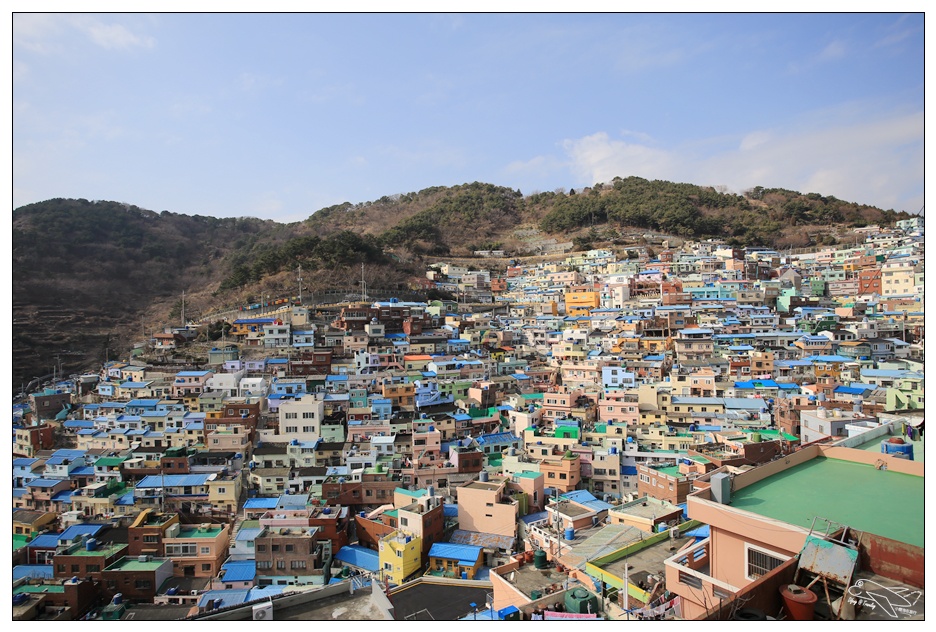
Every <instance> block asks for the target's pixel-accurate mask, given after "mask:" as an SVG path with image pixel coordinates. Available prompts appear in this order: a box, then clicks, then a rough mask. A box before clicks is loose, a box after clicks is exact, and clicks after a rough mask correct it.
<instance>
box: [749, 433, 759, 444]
mask: <svg viewBox="0 0 936 632" xmlns="http://www.w3.org/2000/svg"><path fill="white" fill-rule="evenodd" d="M760 442H761V433H759V432H752V433H751V443H760Z"/></svg>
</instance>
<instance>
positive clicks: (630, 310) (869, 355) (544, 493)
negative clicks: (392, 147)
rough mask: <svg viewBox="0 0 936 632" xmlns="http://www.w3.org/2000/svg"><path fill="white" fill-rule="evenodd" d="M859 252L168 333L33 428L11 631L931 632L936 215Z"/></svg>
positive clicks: (564, 274) (45, 405)
mask: <svg viewBox="0 0 936 632" xmlns="http://www.w3.org/2000/svg"><path fill="white" fill-rule="evenodd" d="M856 232H859V233H861V234H862V235H863V241H861V240H859V241H858V242H857V243H855V244H852V245H849V246H837V247H833V246H829V247H824V248H820V249H813V251H812V252H801V253H797V254H793V253H789V252H778V251H774V250H769V249H766V248H747V249H745V248H739V247H736V246H731V245H728V244H727V243H724V242H719V241H714V240H709V241H686V242H685V243H684V244H682V245H681V246H680V247H679V248H675V247H673V248H671V247H669V244H668V243H666V242H664V243H662V244H660V246H659V247H654V248H653V249H650V248H647V247H635V248H634V249H633V250H632V251H631V252H629V253H628V255H629V256H628V258H624V259H619V258H616V257H615V256H614V255H613V254H612V252H611V251H607V250H600V249H596V250H590V251H586V252H578V253H569V254H568V255H567V256H566V257H565V258H564V259H561V260H557V261H555V262H552V263H538V264H524V263H523V262H522V261H515V262H513V264H512V265H509V266H508V267H507V268H506V271H500V270H498V271H492V269H490V268H486V267H485V261H486V260H487V259H486V258H485V256H486V255H489V256H497V255H498V254H501V253H496V252H485V253H479V256H478V257H477V258H476V259H474V260H473V261H474V263H473V265H471V266H468V265H464V264H462V265H459V264H456V263H454V262H443V263H439V264H436V265H433V266H432V267H430V268H429V269H428V270H427V271H426V279H425V287H426V288H427V289H428V288H435V289H437V290H440V291H445V292H449V293H451V295H452V296H454V297H456V298H457V300H454V301H444V300H435V301H427V302H413V301H403V300H396V299H390V300H378V301H373V300H365V301H362V302H354V303H349V304H344V305H342V306H340V307H338V308H336V309H334V310H331V311H329V310H328V309H325V308H324V306H317V305H314V304H302V303H301V302H300V301H294V300H289V299H280V298H279V297H277V300H276V301H270V302H269V303H267V304H256V305H250V306H247V308H248V309H243V310H242V311H241V312H238V313H236V314H235V315H234V316H232V317H231V318H229V319H228V325H229V326H226V327H225V333H224V338H223V339H222V340H219V341H217V342H215V343H212V344H213V345H214V346H213V347H211V348H210V349H208V350H207V351H206V355H207V358H206V362H205V363H202V364H199V365H198V366H192V365H177V364H174V358H176V357H178V356H179V354H180V352H182V351H183V350H184V349H186V348H187V347H188V346H189V345H191V341H192V340H194V339H195V338H196V336H197V334H198V331H199V329H200V328H201V327H203V326H204V325H205V324H207V323H205V324H201V323H189V324H188V325H187V326H185V327H177V328H168V329H166V330H165V331H162V332H159V333H157V334H155V335H153V336H152V338H151V339H148V340H146V341H145V344H144V345H142V346H141V347H140V348H139V349H138V350H137V351H138V352H139V355H137V354H136V353H135V354H134V355H133V356H131V357H128V358H126V359H124V360H121V361H111V362H108V363H106V364H105V365H104V366H102V367H101V369H100V371H99V372H94V373H87V374H84V375H76V376H74V377H73V379H67V380H60V381H53V383H51V384H48V385H47V387H46V388H42V389H40V390H37V391H35V392H32V393H29V394H28V395H27V396H25V397H24V398H22V399H21V400H19V401H18V402H17V403H15V404H14V407H13V415H14V447H13V507H14V510H13V580H14V581H13V600H14V619H19V620H77V619H98V620H133V621H146V620H175V619H189V620H243V619H264V618H267V619H275V620H301V619H306V620H309V619H332V618H344V619H357V620H362V619H367V620H371V619H386V620H398V621H399V620H436V621H438V620H475V619H486V620H573V619H595V618H597V619H606V620H650V619H654V620H662V619H683V620H731V619H734V620H764V619H768V618H769V619H788V620H789V619H796V620H800V619H821V620H836V619H848V620H880V621H888V620H897V619H922V618H923V613H924V609H923V605H924V599H923V586H924V564H923V561H924V536H923V533H924V516H923V481H924V477H923V474H924V468H923V461H924V449H923V448H924V442H923V434H924V424H923V399H924V370H923V366H924V359H923V347H924V345H923V337H924V306H923V298H924V262H923V260H924V239H923V219H922V218H921V217H920V218H913V219H909V220H903V221H899V222H897V224H896V226H895V227H894V228H879V227H876V226H869V227H865V228H860V229H857V231H856ZM820 551H821V553H822V554H819V552H820ZM859 580H864V582H866V583H865V584H859ZM867 582H877V584H878V585H880V586H883V587H885V588H887V589H889V590H892V591H893V594H898V593H899V594H901V595H904V596H905V597H906V598H905V601H904V602H901V603H897V601H896V600H892V601H891V602H888V603H887V604H883V605H882V604H880V603H878V602H875V601H874V600H873V599H872V598H870V597H867V596H866V595H865V593H863V592H862V589H861V588H860V586H861V585H870V584H867ZM797 587H799V588H797ZM907 595H909V596H907Z"/></svg>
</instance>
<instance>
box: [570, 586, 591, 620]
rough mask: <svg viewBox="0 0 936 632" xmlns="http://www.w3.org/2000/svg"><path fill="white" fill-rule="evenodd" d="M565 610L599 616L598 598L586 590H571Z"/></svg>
mask: <svg viewBox="0 0 936 632" xmlns="http://www.w3.org/2000/svg"><path fill="white" fill-rule="evenodd" d="M565 609H566V612H575V613H577V614H598V597H596V596H595V595H593V594H591V593H590V592H588V591H587V590H585V589H584V588H576V589H574V590H570V591H568V592H567V593H566V596H565Z"/></svg>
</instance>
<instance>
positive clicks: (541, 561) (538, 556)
mask: <svg viewBox="0 0 936 632" xmlns="http://www.w3.org/2000/svg"><path fill="white" fill-rule="evenodd" d="M533 566H534V567H536V568H548V567H549V562H547V561H546V551H536V552H535V553H534V554H533Z"/></svg>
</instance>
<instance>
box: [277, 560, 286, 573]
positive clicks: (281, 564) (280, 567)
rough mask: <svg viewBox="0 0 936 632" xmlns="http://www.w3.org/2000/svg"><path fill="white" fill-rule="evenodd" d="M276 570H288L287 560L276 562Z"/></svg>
mask: <svg viewBox="0 0 936 632" xmlns="http://www.w3.org/2000/svg"><path fill="white" fill-rule="evenodd" d="M276 570H278V571H285V570H286V560H276Z"/></svg>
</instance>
